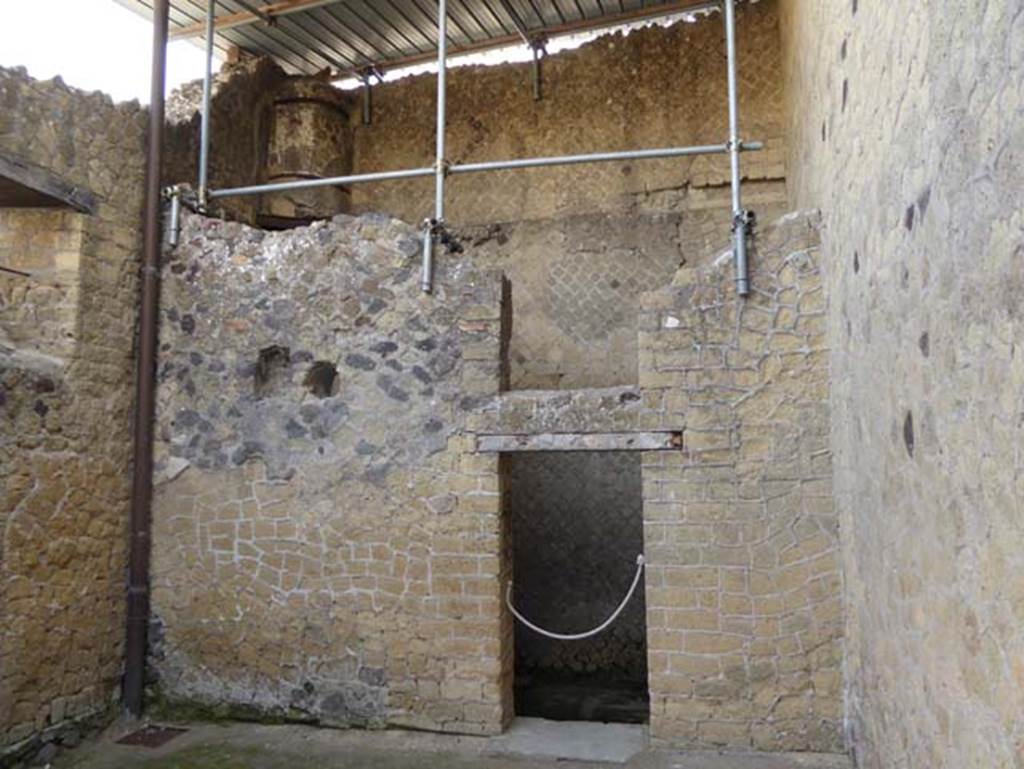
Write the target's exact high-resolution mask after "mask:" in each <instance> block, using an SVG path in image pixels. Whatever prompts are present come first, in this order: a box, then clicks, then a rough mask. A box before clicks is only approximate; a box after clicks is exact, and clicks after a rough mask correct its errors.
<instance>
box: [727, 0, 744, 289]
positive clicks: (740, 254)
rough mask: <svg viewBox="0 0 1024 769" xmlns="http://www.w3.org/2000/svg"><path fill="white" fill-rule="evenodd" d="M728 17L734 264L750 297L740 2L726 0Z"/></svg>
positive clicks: (739, 282)
mask: <svg viewBox="0 0 1024 769" xmlns="http://www.w3.org/2000/svg"><path fill="white" fill-rule="evenodd" d="M722 5H723V10H724V14H723V15H724V17H725V47H726V52H727V58H728V77H729V143H728V148H729V164H730V167H731V179H732V236H733V263H734V266H735V272H736V293H737V294H739V295H740V296H749V295H750V277H749V275H748V271H747V212H746V211H745V210H744V209H743V201H742V199H741V195H740V185H741V181H742V177H741V176H740V151H741V150H742V148H743V144H742V141H741V140H740V108H739V94H738V88H737V85H736V80H737V78H736V0H723V3H722Z"/></svg>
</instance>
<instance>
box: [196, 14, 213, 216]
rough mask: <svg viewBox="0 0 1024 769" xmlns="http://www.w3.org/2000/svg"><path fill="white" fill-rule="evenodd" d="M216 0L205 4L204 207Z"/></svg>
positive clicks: (202, 203) (201, 164)
mask: <svg viewBox="0 0 1024 769" xmlns="http://www.w3.org/2000/svg"><path fill="white" fill-rule="evenodd" d="M215 6H216V0H208V4H207V6H206V71H205V72H204V73H203V111H202V117H201V122H200V128H199V207H200V208H201V209H205V208H206V203H207V192H208V190H209V175H210V92H211V91H212V80H213V20H214V15H215Z"/></svg>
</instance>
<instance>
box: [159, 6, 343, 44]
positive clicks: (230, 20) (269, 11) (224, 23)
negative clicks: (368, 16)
mask: <svg viewBox="0 0 1024 769" xmlns="http://www.w3.org/2000/svg"><path fill="white" fill-rule="evenodd" d="M336 2H338V0H276V2H273V3H268V4H266V5H263V6H260V7H257V8H253V9H252V10H250V11H239V12H238V13H226V14H224V15H223V16H218V17H216V18H215V19H214V20H213V28H214V30H216V31H218V32H219V31H223V30H225V29H234V28H235V27H244V26H246V25H248V24H256V23H257V22H260V21H267V20H268V19H269V20H271V21H272V20H273V19H275V18H277V17H278V16H287V15H289V14H291V13H300V12H302V11H309V10H312V9H313V8H319V7H320V6H323V5H330V4H331V3H336ZM205 34H206V22H205V21H201V22H197V23H195V24H188V25H186V26H184V27H178V28H177V29H173V30H171V34H170V37H171V39H172V40H181V39H182V38H187V37H198V36H201V35H205Z"/></svg>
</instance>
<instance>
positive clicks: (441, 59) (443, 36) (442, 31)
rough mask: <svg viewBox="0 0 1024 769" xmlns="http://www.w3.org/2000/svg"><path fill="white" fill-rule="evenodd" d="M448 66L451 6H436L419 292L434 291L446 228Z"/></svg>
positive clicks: (443, 1)
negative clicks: (430, 195) (430, 181)
mask: <svg viewBox="0 0 1024 769" xmlns="http://www.w3.org/2000/svg"><path fill="white" fill-rule="evenodd" d="M447 64H448V4H447V2H446V0H438V3H437V151H436V153H435V155H436V158H435V167H434V219H433V221H432V222H427V223H426V225H425V230H426V232H425V233H424V235H423V274H422V276H421V279H420V288H422V289H423V291H424V292H425V293H428V294H429V293H430V292H431V291H432V290H433V288H434V234H435V232H436V231H437V230H439V229H440V228H442V227H444V182H445V176H446V174H447V173H448V169H447V168H446V161H445V119H446V110H447V91H446V82H445V79H446V75H447V72H446V70H447Z"/></svg>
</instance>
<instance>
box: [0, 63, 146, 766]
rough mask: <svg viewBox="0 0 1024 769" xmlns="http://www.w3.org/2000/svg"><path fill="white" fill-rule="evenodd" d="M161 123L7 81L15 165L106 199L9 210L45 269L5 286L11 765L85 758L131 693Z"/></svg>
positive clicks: (0, 668)
mask: <svg viewBox="0 0 1024 769" xmlns="http://www.w3.org/2000/svg"><path fill="white" fill-rule="evenodd" d="M144 121H145V113H144V112H143V111H141V110H140V109H139V107H138V105H137V104H122V105H116V106H115V105H113V104H112V103H111V102H110V100H109V98H108V97H105V96H103V95H101V94H98V93H95V94H86V93H81V92H78V91H75V90H73V89H70V88H67V87H66V86H64V85H63V84H62V83H60V82H59V81H50V82H36V81H33V80H31V79H30V78H29V77H28V76H27V75H26V74H25V72H24V70H6V69H0V152H3V153H4V154H5V155H8V156H10V157H12V158H14V159H17V160H18V161H19V162H22V163H25V164H28V165H30V166H36V167H39V168H42V169H46V170H48V171H50V172H51V173H53V174H55V175H56V176H58V177H60V178H62V179H63V180H65V181H66V182H68V183H69V184H72V185H75V186H77V187H79V188H80V189H82V190H87V191H89V192H91V193H92V195H93V196H94V197H95V200H96V202H97V210H96V212H95V213H94V214H78V213H70V212H67V211H62V210H59V209H46V210H33V209H17V210H14V209H8V210H4V211H2V212H0V263H3V264H5V265H8V266H12V267H15V268H18V269H22V270H25V271H27V272H29V273H30V277H28V278H23V277H20V276H14V275H10V274H0V420H2V422H3V426H2V428H0V617H2V618H3V619H2V621H0V757H2V756H4V755H21V754H26V753H31V752H37V751H38V750H39V749H40V748H42V749H43V750H44V751H52V750H53V748H52V747H47V743H48V742H54V741H58V742H63V743H65V744H73V743H74V742H75V741H76V740H77V739H79V738H80V732H81V730H82V729H84V728H85V727H86V726H87V725H91V724H95V723H103V722H104V720H105V719H106V718H107V717H108V716H109V715H110V714H111V712H112V705H113V704H114V703H115V702H116V698H117V694H118V687H119V683H120V674H121V668H122V647H123V638H124V606H125V594H124V571H125V567H126V562H125V545H126V542H127V532H126V521H127V496H128V463H129V454H130V450H131V437H130V424H129V421H130V408H131V402H132V396H131V389H132V372H133V366H132V346H133V329H134V319H135V278H136V268H137V255H138V250H139V240H140V239H139V233H138V230H139V223H140V221H141V202H142V163H143V160H142V159H143V128H144ZM0 762H2V758H0Z"/></svg>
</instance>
